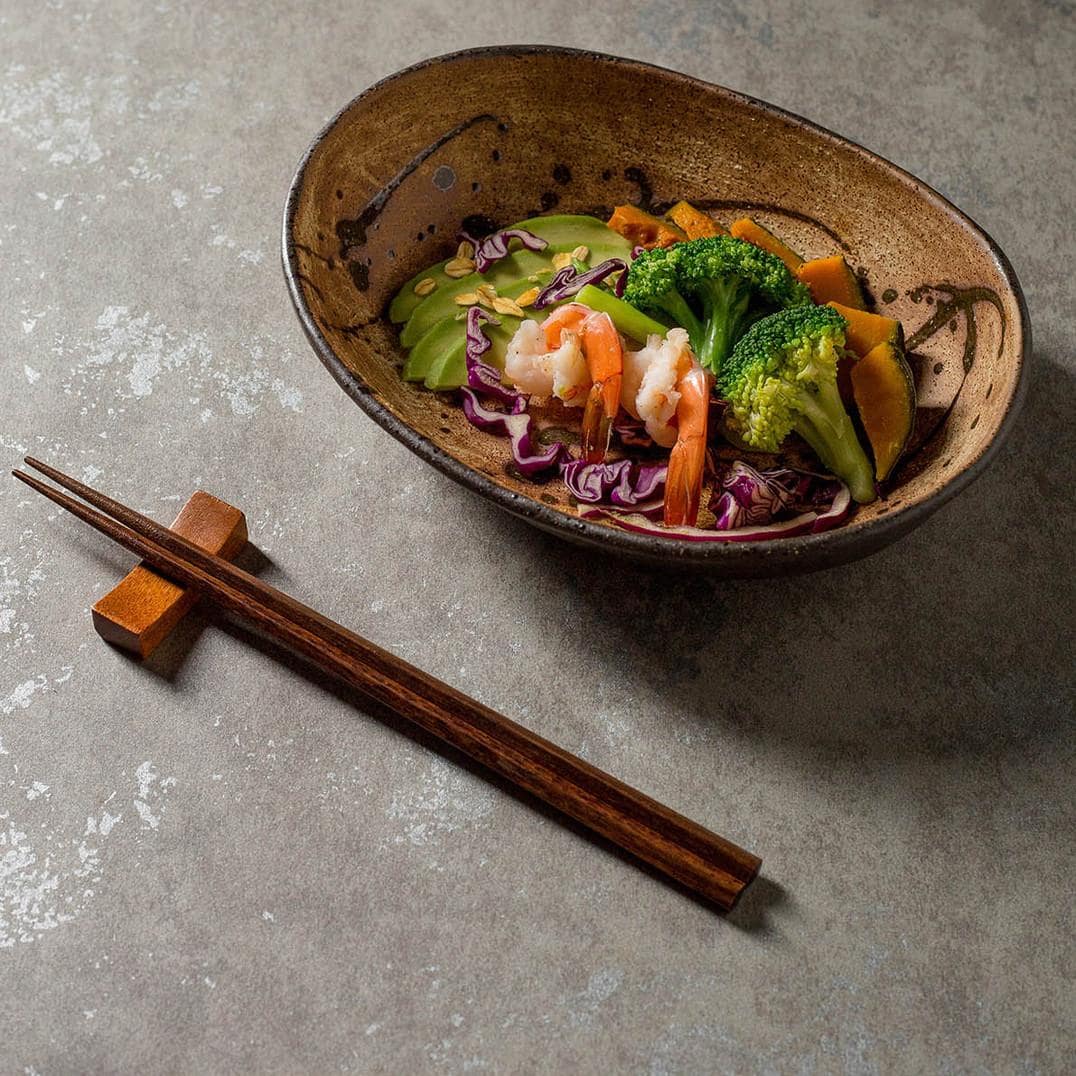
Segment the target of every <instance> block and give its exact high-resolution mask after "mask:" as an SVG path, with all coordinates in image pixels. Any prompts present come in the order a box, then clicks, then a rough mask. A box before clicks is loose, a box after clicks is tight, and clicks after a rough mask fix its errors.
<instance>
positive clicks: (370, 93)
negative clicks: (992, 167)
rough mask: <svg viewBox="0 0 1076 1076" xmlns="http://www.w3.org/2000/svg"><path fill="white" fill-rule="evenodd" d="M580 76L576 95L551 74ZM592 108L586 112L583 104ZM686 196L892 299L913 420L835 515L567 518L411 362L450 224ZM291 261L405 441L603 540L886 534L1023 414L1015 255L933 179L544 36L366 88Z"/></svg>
mask: <svg viewBox="0 0 1076 1076" xmlns="http://www.w3.org/2000/svg"><path fill="white" fill-rule="evenodd" d="M554 87H561V88H565V87H568V88H570V94H567V95H566V94H565V93H564V92H550V91H551V88H554ZM583 101H585V102H586V116H587V122H586V123H585V124H581V123H580V122H579V116H580V109H579V108H578V107H577V103H578V102H583ZM679 198H686V199H688V200H689V201H691V202H693V203H694V204H695V205H697V206H700V207H702V208H705V209H707V210H709V211H710V212H711V213H713V214H714V215H715V216H716V217H717V218H718V219H720V220H723V221H726V222H727V221H729V220H732V219H734V218H735V217H736V216H742V215H744V214H750V215H751V216H753V217H754V218H755V219H756V220H758V221H760V222H761V223H762V224H764V225H766V226H768V227H770V228H772V229H773V230H774V231H776V232H777V233H778V234H779V235H781V236H782V238H784V239H785V240H786V241H787V242H788V243H789V244H790V245H791V246H792V247H794V248H796V249H797V250H798V251H799V252H800V253H801V254H802V255H803V256H804V257H817V256H822V255H826V254H831V253H834V252H837V251H841V252H843V253H844V254H845V256H846V257H847V258H848V260H849V262H850V263H851V264H852V265H854V266H855V267H856V269H857V271H858V272H859V274H860V276H861V279H862V281H863V283H864V285H865V287H866V289H867V292H868V294H869V295H870V297H871V300H872V303H873V307H874V309H876V310H877V311H879V312H883V313H885V314H887V315H890V316H893V317H896V318H899V319H900V320H901V321H902V322H903V324H904V326H905V330H906V333H907V338H908V341H907V342H908V352H909V359H910V362H911V363H912V366H913V369H914V372H915V376H916V382H917V390H918V397H919V409H918V412H917V433H916V436H915V438H914V440H913V443H912V445H911V447H910V450H909V451H908V453H907V454H906V456H905V458H904V461H903V463H902V464H901V465H900V466H899V469H898V470H897V472H896V474H895V476H894V478H893V479H892V480H891V481H890V482H889V483H888V484H887V489H886V496H885V497H884V498H882V499H880V500H878V501H877V502H876V503H874V504H871V505H868V506H866V507H863V508H860V509H859V510H858V512H857V513H856V514H855V516H854V517H853V518H852V519H851V520H850V521H849V522H848V523H847V524H845V525H844V526H842V527H840V528H838V529H836V530H832V531H829V532H826V533H823V534H815V535H806V536H803V537H796V538H786V539H781V540H776V541H770V542H744V543H693V542H685V541H681V540H676V539H670V538H658V537H650V536H647V535H640V534H634V533H629V532H626V531H623V530H619V529H617V528H615V527H613V526H610V525H607V524H604V523H601V522H592V521H585V520H581V519H579V518H578V516H577V515H576V511H575V509H574V507H573V506H572V504H571V503H570V502H569V498H568V494H567V491H566V490H565V489H564V487H563V485H562V484H561V483H560V482H559V481H552V482H549V483H547V484H545V485H534V484H532V483H530V482H528V481H525V480H522V479H520V478H518V477H516V476H514V475H513V473H512V472H511V469H510V467H509V466H508V464H509V459H508V455H507V447H506V443H505V442H504V441H502V440H500V439H498V438H495V437H493V436H491V435H490V434H487V433H483V432H480V431H478V430H476V429H475V428H473V427H472V426H470V425H469V424H468V422H467V421H466V419H465V418H464V416H463V413H462V412H461V411H460V409H459V408H458V407H457V406H455V404H454V403H453V402H452V400H451V399H450V398H449V397H447V396H442V395H439V394H436V393H432V392H429V391H427V390H425V389H424V388H422V387H421V386H416V385H412V384H408V383H406V382H404V381H403V380H401V378H400V367H401V364H402V361H403V357H404V356H403V352H402V350H401V348H400V346H399V343H398V341H397V334H396V331H395V329H394V328H393V326H392V325H391V324H390V323H389V322H388V320H387V319H386V318H385V316H384V314H385V309H386V306H387V303H388V301H389V300H390V299H391V297H392V295H393V293H394V292H395V291H396V289H398V288H399V287H400V286H401V284H402V283H403V282H405V281H406V280H407V279H408V278H410V277H411V276H412V275H413V274H414V273H416V272H418V271H419V270H420V269H421V268H423V267H424V266H426V265H429V264H431V263H433V262H435V261H437V260H439V259H441V258H444V257H447V256H449V254H450V253H451V252H452V251H454V249H455V246H456V238H455V237H456V233H457V231H458V229H459V228H460V227H461V225H463V226H464V227H466V228H467V229H468V230H471V231H474V230H476V229H477V230H479V231H481V229H482V228H483V227H485V228H487V229H488V228H490V227H492V225H493V223H496V224H497V225H504V224H508V223H510V222H512V221H516V220H520V219H523V218H525V217H529V216H534V215H537V214H540V213H544V212H552V211H556V212H587V213H593V214H595V215H603V214H607V213H608V211H609V209H610V207H612V206H613V205H616V204H618V203H622V202H633V203H635V204H638V205H641V206H643V207H645V208H653V209H657V210H661V209H662V208H663V207H665V206H667V205H668V204H670V203H671V202H672V201H675V200H677V199H679ZM283 257H284V271H285V275H286V277H287V283H288V289H289V291H290V293H291V297H292V301H293V302H294V304H295V308H296V310H297V311H298V314H299V318H300V320H301V322H302V325H303V328H304V330H305V331H306V334H307V336H308V337H309V339H310V342H311V344H312V345H313V348H314V351H315V352H316V353H317V355H318V357H319V358H320V359H321V361H322V362H323V363H324V364H325V366H326V367H327V368H328V369H329V371H330V372H331V373H332V375H333V376H334V377H335V378H336V380H337V381H338V382H339V383H340V385H341V386H342V387H343V388H344V390H345V391H346V392H347V393H348V395H349V396H351V398H352V399H353V400H354V401H355V402H356V403H357V404H358V405H359V406H360V407H361V408H362V409H363V410H364V411H365V412H366V413H367V414H368V415H369V416H370V417H371V418H373V419H374V421H375V422H377V423H379V424H380V425H381V426H382V427H383V428H384V429H385V430H387V431H388V432H389V433H391V434H392V435H393V436H394V437H396V438H398V439H399V440H400V441H402V442H403V443H404V444H406V445H407V446H408V447H409V448H410V449H411V450H412V451H414V452H415V453H416V455H418V456H420V457H421V458H422V459H424V460H425V461H426V462H427V463H430V464H432V465H433V466H434V467H437V468H438V469H439V470H441V471H443V472H444V473H445V474H447V475H448V476H450V477H451V478H454V479H455V480H456V481H457V482H459V483H460V484H461V485H464V486H466V487H468V488H469V489H471V490H473V491H474V492H476V493H478V494H480V495H481V496H483V497H485V498H486V499H487V500H489V501H490V502H492V503H493V504H495V505H498V506H499V507H501V508H503V509H505V510H507V511H509V512H511V513H513V514H514V515H517V516H519V517H521V518H523V519H525V520H527V521H528V522H530V523H533V524H535V525H536V526H538V527H542V528H543V529H545V530H548V531H551V532H553V533H554V534H558V535H561V536H562V537H564V538H568V539H570V540H572V541H575V542H579V543H582V544H585V545H587V546H591V547H595V548H599V549H602V550H605V551H608V552H610V553H618V554H626V555H630V556H634V557H637V558H642V559H645V560H650V561H657V562H663V563H679V564H683V565H691V566H699V567H706V568H709V569H712V570H714V571H716V572H719V573H721V574H725V575H730V576H732V575H738V576H751V575H755V576H759V575H770V574H777V573H784V572H792V571H806V570H812V569H816V568H821V567H827V566H831V565H834V564H838V563H841V562H844V561H848V560H851V559H853V558H856V557H861V556H864V555H866V554H868V553H871V552H874V551H876V550H878V549H880V548H881V547H882V546H884V545H886V544H887V543H889V542H892V541H893V540H894V539H896V538H898V537H899V536H900V535H902V534H904V533H906V532H907V531H908V530H910V529H911V528H912V527H914V526H915V525H916V524H918V523H921V522H922V521H923V520H924V519H925V518H926V517H927V516H928V515H929V514H930V513H931V512H933V511H934V510H935V509H937V508H938V507H940V506H941V505H942V504H944V503H945V502H946V501H947V500H948V499H949V498H950V497H953V496H954V495H955V494H957V493H958V492H959V491H960V490H962V489H964V488H965V487H966V486H967V485H968V484H969V483H970V482H971V480H972V479H973V478H975V477H976V476H977V475H978V474H980V473H982V471H983V469H984V468H985V467H986V466H987V465H988V464H989V462H990V460H991V459H992V458H993V456H994V454H995V452H996V451H997V449H998V447H999V445H1000V444H1001V442H1002V440H1003V439H1004V437H1005V435H1006V434H1007V432H1008V430H1009V429H1010V427H1011V425H1012V422H1013V419H1014V416H1015V414H1016V410H1017V407H1018V404H1019V402H1020V399H1021V396H1022V389H1023V386H1024V383H1025V376H1024V375H1025V370H1026V366H1027V357H1028V355H1029V354H1030V327H1029V324H1028V319H1027V310H1026V306H1025V304H1024V300H1023V296H1022V294H1021V292H1020V286H1019V284H1018V283H1017V280H1016V277H1015V275H1014V273H1013V270H1012V267H1011V266H1010V265H1009V262H1008V260H1007V259H1006V257H1005V255H1004V254H1003V253H1002V252H1001V250H999V249H998V247H997V245H996V244H995V243H994V242H993V241H992V240H991V239H990V237H989V236H988V235H986V233H985V232H983V230H982V229H981V228H979V227H978V226H977V225H976V224H975V223H974V222H973V221H971V220H970V219H969V218H968V217H967V216H966V215H965V214H963V213H962V212H960V210H958V209H957V208H956V207H955V206H953V205H952V204H951V203H949V202H947V201H946V200H945V199H944V198H942V197H941V195H939V194H938V193H937V192H936V191H934V190H932V189H931V188H930V187H928V186H927V185H926V184H924V183H922V182H920V181H919V180H917V179H916V178H915V177H914V176H911V175H909V174H908V173H907V172H904V171H902V170H901V169H900V168H898V167H896V166H895V165H893V164H890V163H889V162H888V161H885V160H883V159H882V158H880V157H878V156H876V155H875V154H873V153H871V152H869V151H868V150H866V149H863V148H862V147H861V146H858V145H856V144H855V143H853V142H849V141H848V140H847V139H844V138H841V137H839V136H837V135H835V134H832V133H831V132H829V131H826V130H823V129H822V128H820V127H817V126H815V125H814V124H812V123H810V122H808V121H807V120H804V119H801V118H799V117H798V116H794V115H791V114H789V113H787V112H784V111H782V110H780V109H777V108H774V107H773V106H771V105H767V104H764V103H763V102H760V101H756V100H752V99H751V98H748V97H744V96H743V95H741V94H738V93H733V92H732V91H730V90H726V89H723V88H722V87H720V86H714V85H710V84H708V83H705V82H700V81H699V80H697V79H693V78H689V77H687V76H685V75H681V74H677V73H675V72H672V71H666V70H663V69H661V68H657V67H652V66H650V65H648V64H644V63H638V62H635V61H632V60H624V59H618V58H616V57H613V56H604V55H600V54H596V53H589V52H576V51H572V50H566V49H557V48H550V47H546V46H513V47H498V48H483V49H474V50H469V51H466V52H457V53H453V54H451V55H448V56H441V57H437V58H435V59H431V60H427V61H424V62H423V63H420V64H417V65H416V66H414V67H411V68H408V69H407V70H405V71H401V72H400V73H399V74H396V75H393V76H392V77H390V78H387V79H385V80H384V81H383V82H379V83H378V84H377V85H375V86H373V87H371V88H370V89H368V90H366V92H364V93H362V94H361V95H360V96H358V97H356V98H355V99H354V100H353V101H352V102H351V103H350V104H349V105H347V106H346V107H345V108H344V109H343V110H342V111H341V112H340V113H339V114H338V115H337V116H336V117H335V118H334V119H333V120H332V121H331V122H330V123H329V125H328V126H327V127H326V128H325V129H324V130H323V131H322V132H321V133H320V134H319V135H318V136H317V138H315V139H314V142H313V144H312V145H311V147H310V149H309V151H308V152H307V154H306V156H305V157H304V158H303V160H302V162H301V163H300V165H299V169H298V171H297V173H296V175H295V179H294V181H293V183H292V185H291V189H290V191H289V193H288V199H287V205H286V208H285V213H284V233H283Z"/></svg>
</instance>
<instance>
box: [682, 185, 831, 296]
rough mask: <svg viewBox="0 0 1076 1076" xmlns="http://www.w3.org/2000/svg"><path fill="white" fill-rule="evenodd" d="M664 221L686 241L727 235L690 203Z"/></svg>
mask: <svg viewBox="0 0 1076 1076" xmlns="http://www.w3.org/2000/svg"><path fill="white" fill-rule="evenodd" d="M665 219H666V220H671V221H672V222H673V224H675V225H676V226H677V227H678V228H679V229H681V231H683V233H684V234H685V235H686V236H687V237H688V239H706V238H708V237H709V236H712V235H728V234H729V233H728V229H727V228H725V227H723V226H722V225H720V224H718V223H717V221H716V220H714V218H713V217H711V216H709V215H708V214H706V213H703V211H702V210H701V209H696V208H695V207H694V206H693V205H692V204H691V203H690V202H677V203H676V205H674V206H673V207H672V209H670V210H669V212H668V213H666V214H665ZM834 298H836V296H834Z"/></svg>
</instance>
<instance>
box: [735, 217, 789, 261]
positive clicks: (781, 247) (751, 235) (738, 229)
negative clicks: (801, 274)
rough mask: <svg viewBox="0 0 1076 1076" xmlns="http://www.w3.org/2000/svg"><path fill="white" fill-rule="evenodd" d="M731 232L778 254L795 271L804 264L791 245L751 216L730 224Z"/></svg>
mask: <svg viewBox="0 0 1076 1076" xmlns="http://www.w3.org/2000/svg"><path fill="white" fill-rule="evenodd" d="M729 232H730V233H731V234H732V235H734V236H735V237H736V238H737V239H742V240H743V241H744V242H745V243H753V244H754V245H755V246H756V247H761V248H762V249H763V250H768V251H769V252H770V253H771V254H776V255H777V257H778V258H780V259H781V261H783V262H784V263H785V265H787V266H788V268H789V270H790V271H791V272H793V273H795V272H796V271H797V270H798V269H799V267H800V266H801V265H802V264H803V259H802V258H801V257H800V256H799V255H798V254H797V253H796V252H795V251H794V250H793V249H792V248H791V247H788V246H785V244H784V243H782V242H781V240H780V239H778V238H777V236H775V235H774V234H773V232H771V231H768V230H767V229H766V228H763V227H762V225H761V224H756V223H755V221H753V220H752V219H751V218H750V217H742V218H741V219H740V220H734V221H733V222H732V223H731V224H730V225H729Z"/></svg>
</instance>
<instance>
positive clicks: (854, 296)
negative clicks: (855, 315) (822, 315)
mask: <svg viewBox="0 0 1076 1076" xmlns="http://www.w3.org/2000/svg"><path fill="white" fill-rule="evenodd" d="M796 276H798V277H799V279H800V283H801V284H806V285H807V287H808V288H810V289H811V298H812V299H814V301H815V302H816V303H818V304H819V305H820V306H821V305H823V304H825V303H830V302H833V303H840V304H841V305H842V306H846V307H851V308H852V309H853V310H865V309H866V306H867V304H866V303H865V302H864V301H863V291H862V289H861V288H860V286H859V281H858V280H857V279H856V274H855V273H853V272H852V270H851V267H850V266H849V265H848V262H846V261H845V260H844V257H843V256H842V255H840V254H834V255H832V256H831V257H829V258H814V259H813V260H812V261H809V262H804V263H803V264H802V265H801V266H800V267H799V269H797V270H796Z"/></svg>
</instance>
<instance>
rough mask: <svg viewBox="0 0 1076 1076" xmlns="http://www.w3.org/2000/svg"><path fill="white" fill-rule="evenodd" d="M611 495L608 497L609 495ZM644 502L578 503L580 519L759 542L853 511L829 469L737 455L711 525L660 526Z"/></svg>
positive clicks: (821, 526)
mask: <svg viewBox="0 0 1076 1076" xmlns="http://www.w3.org/2000/svg"><path fill="white" fill-rule="evenodd" d="M611 500H612V498H610V501H611ZM652 508H653V506H652V505H650V504H646V505H643V506H640V507H636V508H631V509H629V510H625V509H624V508H620V509H619V510H618V508H617V507H614V506H613V505H612V504H601V505H599V504H594V503H587V504H583V505H582V506H580V509H579V514H580V516H582V517H583V518H584V519H597V518H605V519H608V520H610V521H611V522H613V523H615V524H616V525H617V526H619V527H622V528H623V529H625V530H629V531H635V532H636V533H638V534H653V535H660V536H661V537H664V538H683V539H684V540H686V541H689V542H758V541H766V540H768V539H772V538H791V537H793V536H794V535H797V534H818V533H820V532H821V531H826V530H829V529H830V528H832V527H835V526H837V524H838V523H843V522H844V520H846V519H847V518H848V516H849V515H850V514H851V511H852V496H851V493H850V492H849V490H848V487H847V486H846V485H845V484H844V483H843V482H841V481H840V480H839V479H837V478H833V477H832V476H831V475H820V474H814V473H812V472H810V471H796V470H792V469H791V468H781V469H777V470H772V471H759V470H756V469H755V468H754V467H751V466H750V465H749V464H746V463H744V462H743V461H742V460H737V461H736V462H735V463H733V464H732V466H731V467H730V468H729V469H728V472H727V473H726V474H725V476H724V477H723V478H722V480H721V494H720V495H719V496H718V497H717V498H716V499H715V498H711V501H710V510H711V511H712V512H713V513H714V514H715V515H716V516H717V522H716V523H715V524H714V529H713V530H708V529H703V528H701V527H665V526H661V525H660V524H656V523H655V518H660V517H658V515H657V513H656V512H654V511H653V510H652Z"/></svg>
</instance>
